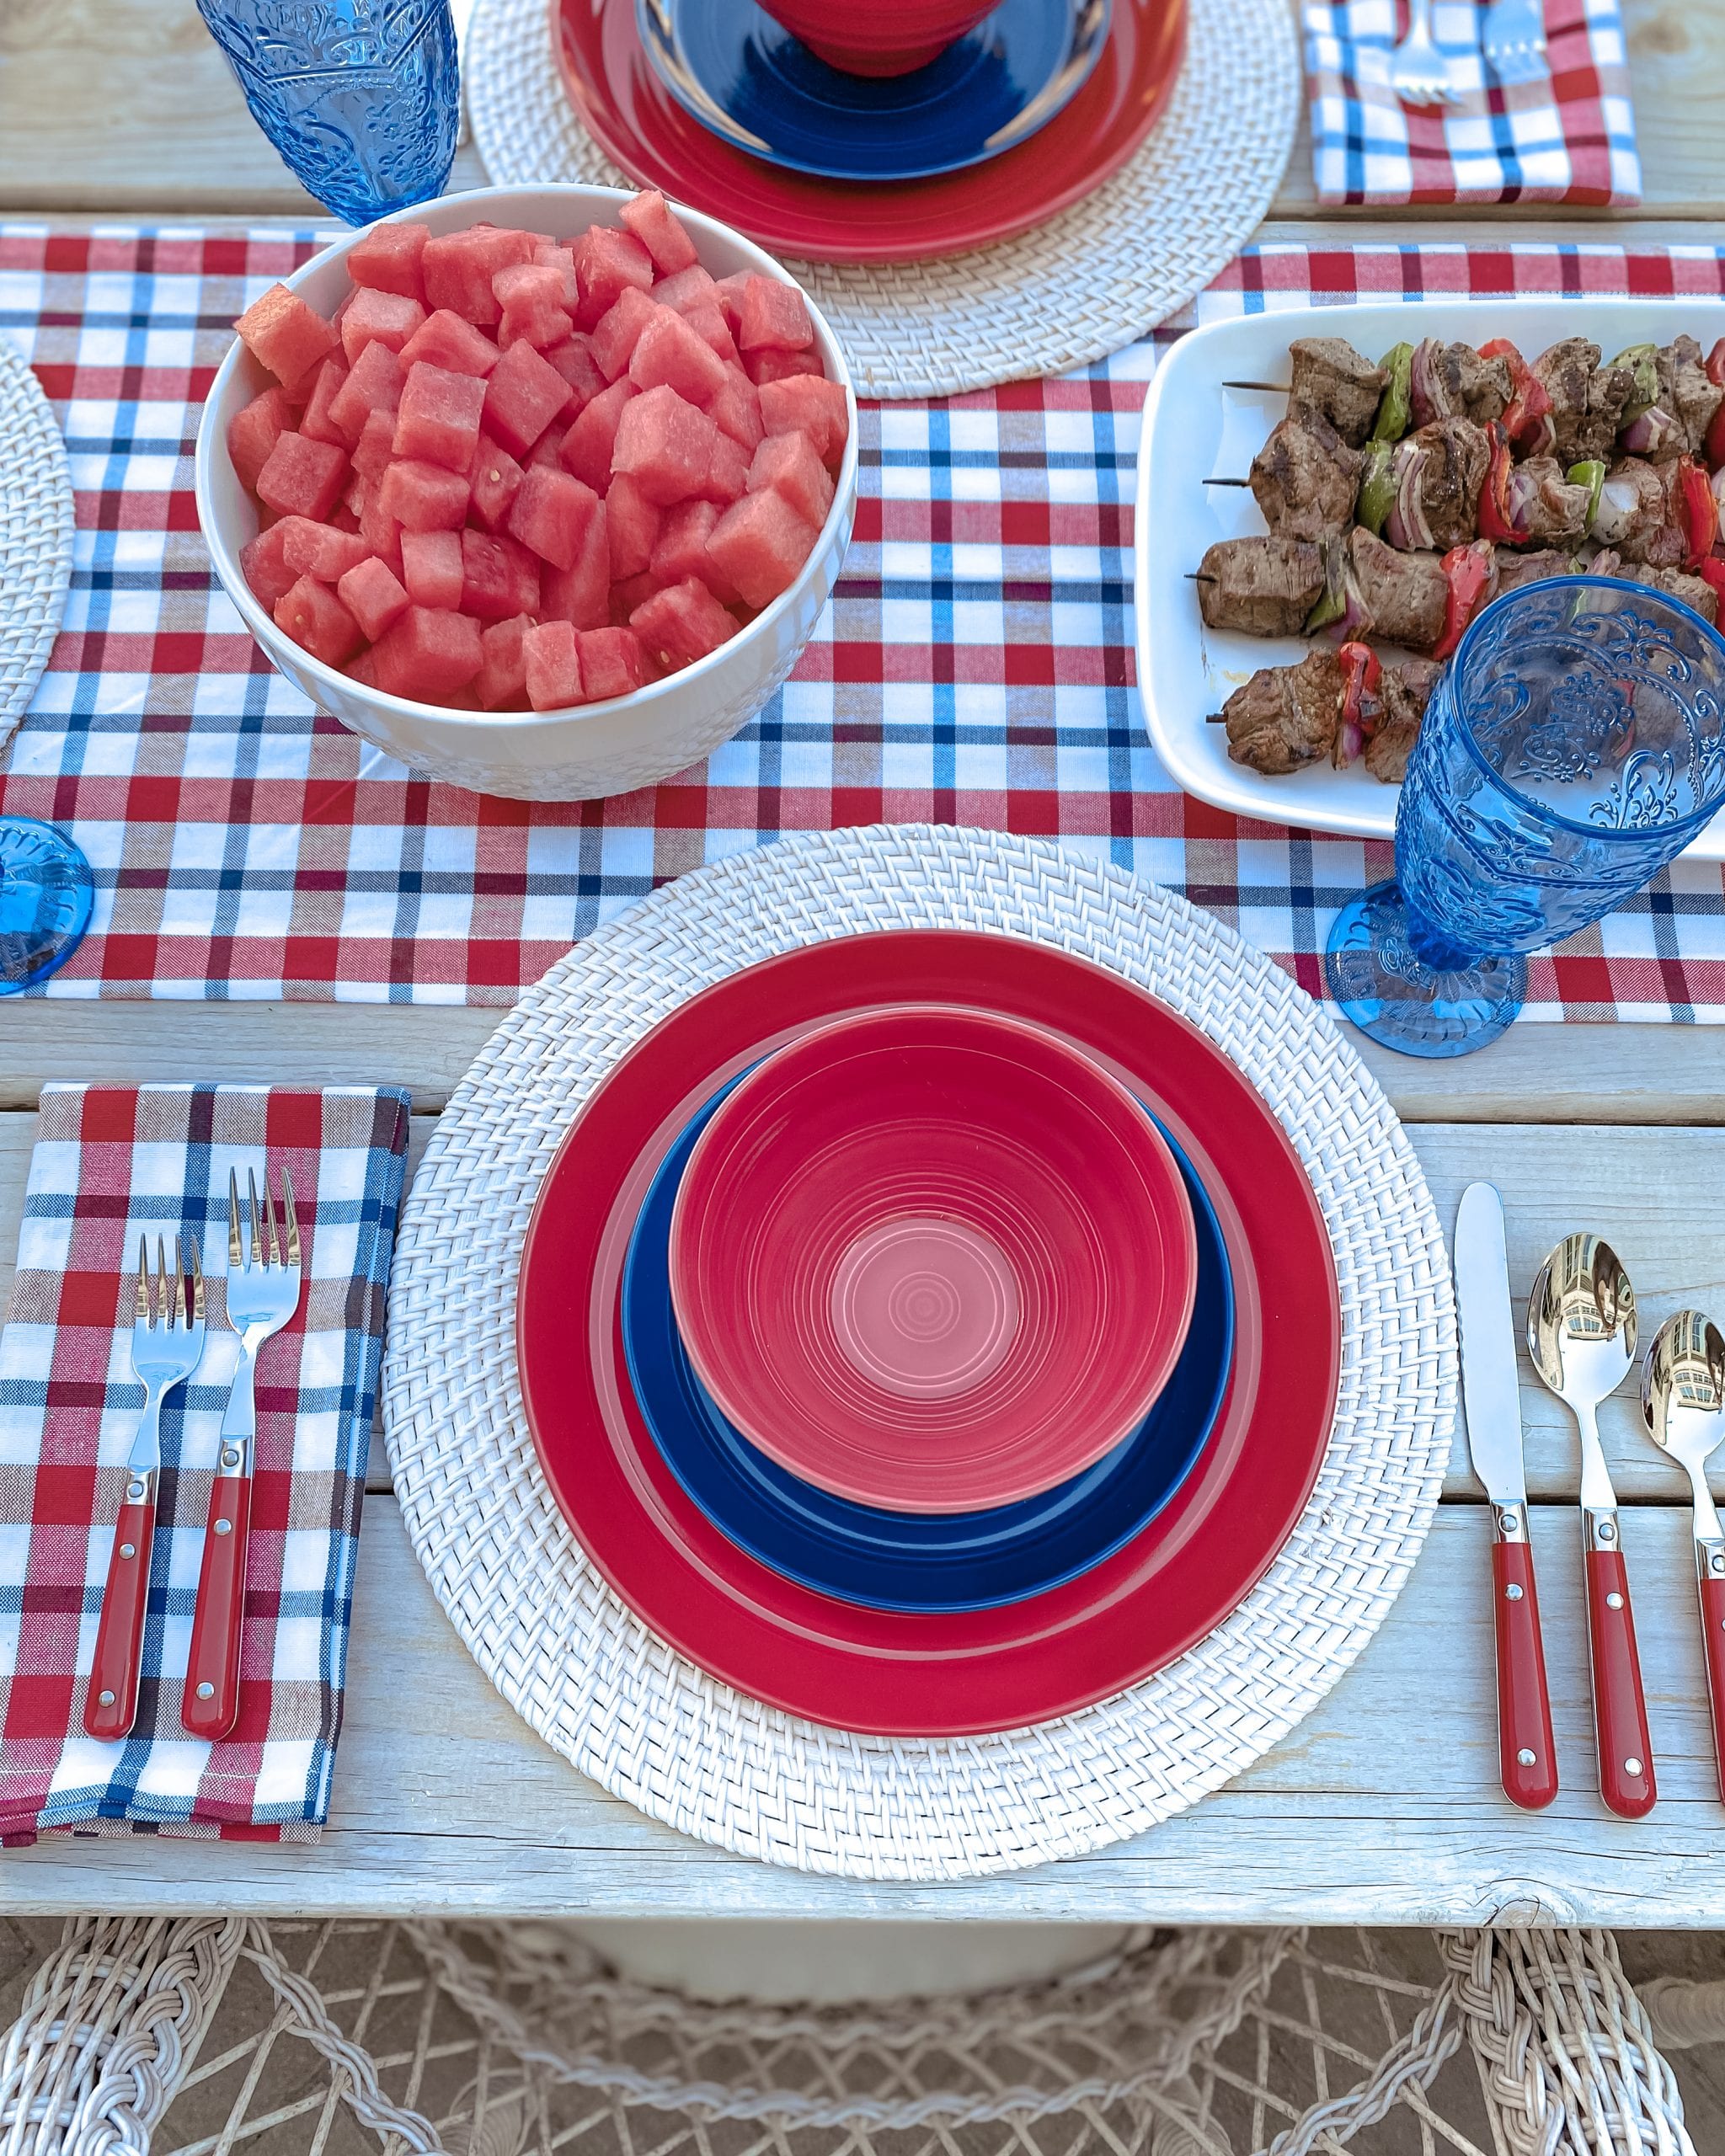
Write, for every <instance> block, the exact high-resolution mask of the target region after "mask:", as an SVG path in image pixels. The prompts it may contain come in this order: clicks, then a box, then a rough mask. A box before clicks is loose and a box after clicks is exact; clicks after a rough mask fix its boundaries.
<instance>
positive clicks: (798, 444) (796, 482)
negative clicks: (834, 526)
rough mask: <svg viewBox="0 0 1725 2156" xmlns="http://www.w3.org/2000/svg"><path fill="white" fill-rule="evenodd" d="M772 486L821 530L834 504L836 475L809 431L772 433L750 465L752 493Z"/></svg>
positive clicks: (750, 488) (800, 513) (794, 508)
mask: <svg viewBox="0 0 1725 2156" xmlns="http://www.w3.org/2000/svg"><path fill="white" fill-rule="evenodd" d="M764 487H771V488H773V489H774V491H775V492H776V493H777V494H781V495H782V496H783V498H784V499H785V500H786V501H788V503H789V504H790V505H791V507H792V508H793V510H795V511H796V512H797V514H798V516H800V517H804V518H806V519H807V520H808V521H809V523H810V524H812V525H813V526H814V528H815V530H816V531H819V530H820V527H821V526H822V525H823V524H825V521H826V513H827V511H828V510H830V508H831V507H832V493H833V488H832V478H831V475H830V473H829V472H828V471H827V468H826V467H825V465H824V464H823V463H822V462H821V461H820V458H819V457H818V456H816V455H815V453H814V443H813V442H812V441H810V440H809V437H808V435H805V434H802V433H800V432H799V433H797V434H791V435H768V436H767V437H766V440H765V441H763V442H762V443H761V446H760V448H759V449H757V450H756V452H755V459H754V462H752V463H751V464H750V467H749V492H750V494H759V493H760V492H761V489H762V488H764Z"/></svg>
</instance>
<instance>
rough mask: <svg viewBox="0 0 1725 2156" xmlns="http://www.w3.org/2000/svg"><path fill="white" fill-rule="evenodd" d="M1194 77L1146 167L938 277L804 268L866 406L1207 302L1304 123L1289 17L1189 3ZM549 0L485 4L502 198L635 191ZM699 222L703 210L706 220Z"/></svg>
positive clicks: (1137, 166)
mask: <svg viewBox="0 0 1725 2156" xmlns="http://www.w3.org/2000/svg"><path fill="white" fill-rule="evenodd" d="M1189 4H1190V9H1191V14H1190V20H1189V24H1188V31H1187V44H1186V58H1185V64H1184V66H1183V68H1182V70H1181V73H1180V79H1179V81H1178V83H1177V84H1176V86H1175V88H1174V93H1173V96H1172V98H1171V99H1170V100H1169V102H1168V107H1167V111H1166V112H1164V113H1163V115H1162V118H1161V120H1159V121H1158V122H1157V124H1156V128H1155V131H1153V133H1152V134H1151V137H1150V139H1149V141H1147V142H1146V144H1145V146H1144V147H1143V148H1142V149H1141V150H1140V152H1138V154H1137V156H1136V157H1135V158H1133V160H1132V162H1131V163H1130V164H1129V165H1127V166H1126V167H1125V168H1124V169H1123V170H1122V171H1120V172H1119V173H1116V174H1115V175H1114V178H1113V179H1110V180H1108V181H1106V182H1105V183H1104V184H1103V185H1102V186H1101V187H1099V188H1098V189H1097V190H1096V192H1095V194H1093V195H1090V196H1088V197H1087V199H1086V200H1084V201H1082V202H1080V203H1077V204H1076V205H1074V206H1073V207H1072V208H1071V209H1070V210H1067V211H1063V212H1062V213H1061V215H1060V216H1058V217H1055V218H1054V219H1052V220H1051V221H1049V223H1048V224H1045V225H1043V226H1040V227H1038V228H1037V229H1036V230H1035V231H1034V232H1026V233H1023V234H1022V235H1021V236H1020V237H1018V238H1017V239H1011V240H1003V241H1001V242H1000V243H999V244H998V245H996V246H994V247H987V248H979V249H977V250H976V251H975V253H969V254H959V255H953V256H949V257H947V258H945V259H942V260H940V261H937V262H921V263H889V264H854V263H818V262H798V261H790V262H789V263H788V267H789V269H790V270H791V271H792V273H793V275H795V276H796V277H798V278H799V279H800V280H802V282H803V283H804V284H805V285H806V286H808V288H809V291H811V292H812V293H813V294H814V297H815V298H816V300H817V301H818V302H820V306H821V307H822V308H823V309H824V310H825V314H826V318H827V319H828V320H829V321H830V323H831V324H832V326H833V328H834V330H835V332H836V334H837V336H838V338H839V340H840V342H841V344H843V346H844V348H845V356H846V359H847V360H849V361H850V363H851V369H852V373H853V374H854V376H856V382H857V394H858V395H859V396H863V397H947V396H951V395H953V394H955V393H956V392H959V391H960V390H965V389H985V388H987V387H989V386H990V385H991V383H994V382H1012V381H1016V380H1018V379H1019V378H1021V377H1022V376H1026V375H1043V374H1058V373H1059V372H1060V371H1061V370H1062V369H1063V368H1065V367H1075V366H1083V365H1084V364H1085V363H1086V362H1087V361H1088V360H1097V359H1100V358H1101V357H1102V356H1103V354H1104V353H1106V352H1112V351H1115V350H1118V349H1119V347H1120V346H1121V345H1122V344H1130V343H1131V341H1132V339H1134V338H1135V337H1141V336H1142V335H1143V334H1145V332H1146V330H1148V329H1151V328H1154V327H1155V326H1156V323H1159V322H1162V321H1165V320H1166V319H1167V317H1168V316H1169V315H1171V314H1172V313H1173V312H1175V310H1176V309H1177V308H1178V307H1183V306H1184V305H1185V304H1186V302H1188V300H1190V299H1192V298H1194V296H1196V295H1197V294H1198V293H1199V292H1200V291H1203V289H1204V286H1206V285H1207V284H1208V283H1209V282H1210V279H1211V278H1212V277H1214V276H1215V275H1216V274H1217V272H1218V271H1219V270H1222V269H1223V268H1225V267H1226V264H1228V263H1230V262H1231V261H1232V260H1233V259H1234V257H1235V256H1236V254H1237V253H1239V252H1240V250H1241V248H1242V247H1243V246H1244V245H1245V244H1246V242H1247V240H1248V239H1249V238H1250V237H1252V233H1253V232H1255V231H1256V230H1257V228H1258V224H1259V222H1260V221H1261V220H1262V219H1263V216H1264V214H1265V212H1266V211H1268V208H1269V205H1270V200H1271V197H1272V196H1273V195H1274V193H1275V191H1276V188H1277V186H1278V184H1279V182H1280V180H1281V177H1282V173H1283V169H1284V167H1285V166H1286V164H1287V162H1288V153H1289V152H1290V149H1291V148H1292V147H1293V143H1294V131H1295V125H1296V124H1297V121H1298V119H1299V114H1300V51H1299V46H1298V44H1297V41H1296V40H1295V31H1294V17H1293V13H1292V11H1291V9H1290V8H1289V7H1288V5H1287V0H1189ZM551 36H552V32H551V24H550V13H549V9H548V8H547V0H478V4H477V5H476V7H475V8H474V11H473V22H472V24H471V26H470V29H469V31H468V36H467V60H466V83H467V113H468V116H469V119H470V120H471V122H472V125H473V140H474V141H475V143H476V144H477V146H478V151H479V154H480V156H481V157H483V159H484V161H485V169H486V170H487V171H488V172H489V173H490V175H491V177H492V179H493V180H494V182H496V183H497V184H499V185H500V186H511V187H516V186H531V185H533V184H535V183H537V182H543V181H547V180H582V181H585V182H587V183H589V184H594V185H598V186H604V187H628V186H631V185H633V182H632V181H631V180H630V179H628V176H627V175H626V174H624V173H621V172H619V171H618V170H617V167H616V166H615V165H613V164H612V163H611V160H610V159H609V158H608V157H606V154H605V152H603V151H602V150H601V148H600V147H599V145H598V144H597V143H596V142H595V141H594V140H593V138H592V136H590V135H589V134H588V133H587V131H586V130H585V128H584V127H583V126H582V125H581V124H580V122H579V120H577V119H576V118H575V115H574V112H573V111H572V110H571V109H570V106H569V99H568V98H567V97H566V96H565V95H564V93H563V84H562V82H561V80H560V78H559V77H558V72H557V63H556V61H555V60H554V59H553V56H552V49H551ZM693 206H694V207H695V208H697V209H700V208H702V207H703V206H704V205H702V204H700V203H698V202H697V203H696V204H695V205H693Z"/></svg>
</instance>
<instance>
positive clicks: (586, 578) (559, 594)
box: [538, 480, 611, 629]
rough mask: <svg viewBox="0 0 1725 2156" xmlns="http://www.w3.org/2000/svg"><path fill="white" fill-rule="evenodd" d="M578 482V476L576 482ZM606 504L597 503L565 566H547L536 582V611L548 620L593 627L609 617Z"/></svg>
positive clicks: (608, 559) (609, 584) (609, 581)
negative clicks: (537, 598)
mask: <svg viewBox="0 0 1725 2156" xmlns="http://www.w3.org/2000/svg"><path fill="white" fill-rule="evenodd" d="M576 484H577V485H579V480H578V481H577V482H576ZM606 521H607V520H606V514H605V504H604V503H603V502H601V503H599V504H598V505H597V509H596V512H595V515H593V517H592V518H591V519H590V520H589V522H588V525H587V527H586V529H585V531H584V532H583V533H582V535H581V544H580V550H579V552H578V553H577V554H576V556H575V558H574V561H573V562H572V563H570V564H569V568H566V569H565V568H547V570H546V571H545V573H544V574H543V576H542V578H541V579H540V582H539V610H538V611H539V612H540V614H541V616H542V617H543V618H544V619H545V620H547V621H556V622H574V625H575V627H577V628H578V629H596V628H599V627H602V626H603V625H604V624H605V623H606V622H608V621H609V620H610V619H611V542H610V540H609V538H608V537H607V536H606Z"/></svg>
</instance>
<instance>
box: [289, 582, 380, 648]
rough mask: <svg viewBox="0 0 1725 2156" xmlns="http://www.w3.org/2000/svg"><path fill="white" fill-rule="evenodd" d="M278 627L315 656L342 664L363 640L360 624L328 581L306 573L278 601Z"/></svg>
mask: <svg viewBox="0 0 1725 2156" xmlns="http://www.w3.org/2000/svg"><path fill="white" fill-rule="evenodd" d="M275 626H276V627H277V628H278V629H280V630H282V631H283V632H285V633H286V635H288V636H291V638H293V640H294V642H295V643H296V644H298V645H299V646H300V648H302V650H304V651H308V652H310V653H311V654H312V658H313V659H322V660H323V664H325V665H326V666H339V665H340V664H341V663H342V661H343V660H344V659H351V658H352V657H353V655H354V654H355V651H356V650H358V648H359V647H360V641H361V639H360V625H359V623H358V622H356V621H355V619H354V617H353V616H352V615H351V614H350V613H349V611H347V609H346V607H345V606H343V605H342V603H341V601H340V600H339V599H338V598H337V597H336V595H335V594H334V592H333V591H332V590H330V589H329V586H328V584H319V583H318V579H316V577H312V576H302V578H301V579H299V581H298V583H297V584H295V585H294V586H293V588H292V590H290V591H286V592H284V593H283V595H282V596H281V597H280V599H278V600H276V602H275Z"/></svg>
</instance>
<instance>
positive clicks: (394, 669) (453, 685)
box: [371, 606, 483, 703]
mask: <svg viewBox="0 0 1725 2156" xmlns="http://www.w3.org/2000/svg"><path fill="white" fill-rule="evenodd" d="M482 656H483V654H482V652H481V649H480V645H479V624H478V622H475V621H473V620H472V619H471V618H470V617H469V616H467V615H466V614H451V613H448V612H445V611H436V612H434V611H432V609H431V608H430V607H429V606H409V608H408V610H407V611H406V612H405V613H404V614H403V616H402V617H401V619H400V620H399V621H398V622H397V623H396V624H395V626H394V627H393V628H392V629H390V630H389V631H388V632H387V634H386V635H384V636H383V637H382V638H380V639H379V640H378V641H377V643H374V644H373V645H372V647H371V663H372V665H373V666H374V667H375V669H376V670H377V686H378V687H379V688H380V689H382V691H384V693H385V695H387V696H411V697H414V698H417V699H418V700H419V701H420V702H432V703H435V702H438V701H439V700H440V699H441V698H442V697H445V696H451V695H453V694H454V692H455V691H457V690H458V689H465V688H466V687H467V684H468V682H469V681H471V680H473V676H474V675H476V674H477V673H478V670H479V663H480V659H481V658H482Z"/></svg>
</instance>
